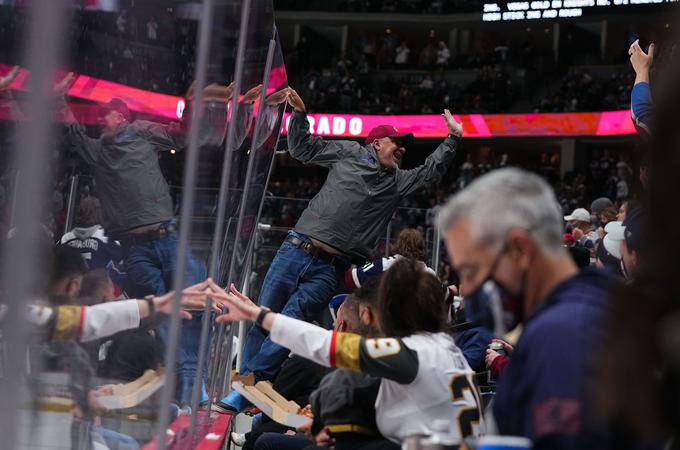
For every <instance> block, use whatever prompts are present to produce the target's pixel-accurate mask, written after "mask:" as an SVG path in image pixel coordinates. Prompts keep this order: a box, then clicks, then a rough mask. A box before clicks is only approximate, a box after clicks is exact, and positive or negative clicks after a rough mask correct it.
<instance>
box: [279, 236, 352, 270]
mask: <svg viewBox="0 0 680 450" xmlns="http://www.w3.org/2000/svg"><path fill="white" fill-rule="evenodd" d="M286 242H289V243H291V244H292V245H293V247H297V248H299V249H301V250H302V251H304V252H305V253H309V254H310V255H312V256H313V257H315V258H317V259H320V260H321V261H324V262H325V263H328V264H330V265H331V266H333V267H335V268H337V269H341V270H345V269H347V268H348V267H349V266H350V265H351V261H350V259H349V257H347V256H344V255H336V254H333V253H328V252H327V251H325V250H322V249H320V248H319V247H317V246H316V245H314V244H313V243H312V241H306V240H303V239H300V238H297V237H295V236H286Z"/></svg>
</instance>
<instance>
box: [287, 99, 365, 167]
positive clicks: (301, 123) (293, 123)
mask: <svg viewBox="0 0 680 450" xmlns="http://www.w3.org/2000/svg"><path fill="white" fill-rule="evenodd" d="M281 92H282V94H281V100H282V101H285V100H287V101H288V104H290V105H291V106H292V107H293V114H292V116H291V118H290V123H289V124H288V152H289V153H290V155H291V156H292V157H293V158H295V159H297V160H298V161H300V162H303V163H305V164H317V165H319V166H322V167H331V166H332V165H333V164H335V163H336V162H338V161H339V160H341V159H342V158H344V157H345V156H346V155H347V153H348V150H349V149H350V147H349V146H347V145H342V144H341V143H339V142H338V141H326V140H324V139H322V138H320V137H318V136H312V134H311V133H310V131H309V122H308V121H307V111H306V109H305V104H304V102H303V101H302V99H301V98H300V96H299V95H298V93H297V92H296V91H295V90H294V89H291V88H288V89H286V90H284V91H281ZM275 95H276V94H275ZM345 144H346V143H345ZM357 145H358V144H357Z"/></svg>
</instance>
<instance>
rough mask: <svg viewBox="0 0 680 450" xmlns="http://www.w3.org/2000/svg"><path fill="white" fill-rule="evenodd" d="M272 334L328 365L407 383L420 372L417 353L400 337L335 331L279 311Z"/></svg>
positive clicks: (295, 351)
mask: <svg viewBox="0 0 680 450" xmlns="http://www.w3.org/2000/svg"><path fill="white" fill-rule="evenodd" d="M270 337H271V339H272V341H274V342H275V343H277V344H279V345H282V346H284V347H286V348H288V349H290V351H292V352H293V353H295V354H297V355H300V356H302V357H304V358H307V359H310V360H312V361H314V362H316V363H318V364H321V365H324V366H326V367H338V368H342V369H350V370H354V371H357V372H364V373H367V374H369V375H373V376H376V377H382V378H387V379H390V380H394V381H396V382H398V383H402V384H407V383H410V382H412V381H413V380H415V378H416V376H417V374H418V366H419V364H418V354H417V353H416V352H415V351H414V350H412V349H410V348H408V347H407V346H406V345H405V344H404V342H403V341H402V340H401V339H396V338H380V339H366V338H363V337H361V336H359V335H358V334H354V333H336V332H333V331H329V330H324V329H323V328H321V327H317V326H316V325H312V324H309V323H307V322H303V321H301V320H297V319H293V318H291V317H287V316H284V315H282V314H278V315H277V316H276V319H275V320H274V324H273V326H272V330H271V334H270Z"/></svg>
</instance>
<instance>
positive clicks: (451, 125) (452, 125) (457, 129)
mask: <svg viewBox="0 0 680 450" xmlns="http://www.w3.org/2000/svg"><path fill="white" fill-rule="evenodd" d="M442 117H443V118H444V122H446V126H447V128H448V129H449V133H451V134H452V135H454V136H458V137H463V124H462V123H460V122H456V119H454V118H453V114H451V111H449V110H448V109H445V110H444V114H442Z"/></svg>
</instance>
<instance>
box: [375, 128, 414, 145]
mask: <svg viewBox="0 0 680 450" xmlns="http://www.w3.org/2000/svg"><path fill="white" fill-rule="evenodd" d="M386 137H388V138H395V139H400V140H401V141H402V143H403V144H404V145H408V144H410V143H412V142H413V133H400V132H399V130H397V129H396V128H394V127H393V126H392V125H378V126H377V127H375V128H373V129H372V130H371V131H370V132H369V133H368V136H366V145H368V144H370V143H372V142H373V141H375V140H376V139H382V138H386Z"/></svg>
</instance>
